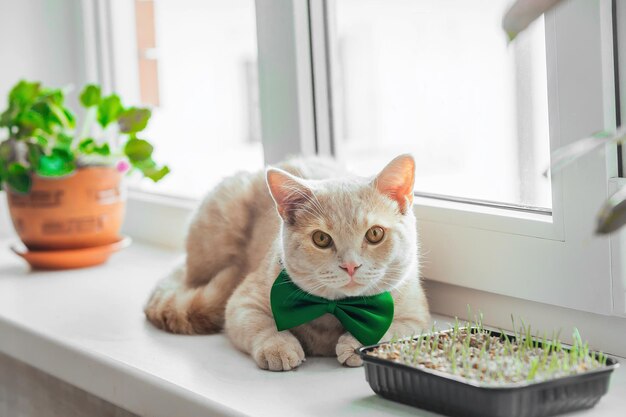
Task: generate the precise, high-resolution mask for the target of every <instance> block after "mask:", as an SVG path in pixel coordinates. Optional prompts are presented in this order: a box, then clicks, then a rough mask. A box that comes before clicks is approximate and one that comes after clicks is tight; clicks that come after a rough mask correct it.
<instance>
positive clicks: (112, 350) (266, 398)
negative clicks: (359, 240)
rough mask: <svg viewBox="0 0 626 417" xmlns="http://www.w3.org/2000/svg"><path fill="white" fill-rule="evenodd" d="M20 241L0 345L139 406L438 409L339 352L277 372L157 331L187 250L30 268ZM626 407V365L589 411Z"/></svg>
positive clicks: (216, 338)
mask: <svg viewBox="0 0 626 417" xmlns="http://www.w3.org/2000/svg"><path fill="white" fill-rule="evenodd" d="M9 242H10V241H9V240H6V239H5V240H0V247H1V248H2V249H1V250H0V277H1V278H0V335H2V337H0V352H3V353H5V354H8V355H9V356H12V357H14V358H16V359H18V360H21V361H23V362H25V363H27V364H29V365H31V366H34V367H36V368H38V369H40V370H42V371H44V372H46V373H49V374H51V375H54V376H56V377H58V378H60V379H62V380H64V381H66V382H68V383H70V384H73V385H75V386H77V387H79V388H82V389H84V390H85V391H87V392H90V393H91V394H94V395H96V396H98V397H101V398H103V399H105V400H107V401H110V402H111V403H113V404H115V405H117V406H119V407H122V408H125V409H127V410H129V411H131V412H134V413H137V414H140V415H151V416H171V415H185V416H195V415H198V416H201V415H202V416H205V415H267V416H272V417H276V416H280V415H285V416H287V415H290V416H291V415H310V416H319V415H325V416H333V415H345V414H347V413H350V414H359V415H360V416H367V415H372V416H373V415H380V414H381V413H385V414H388V415H396V416H409V415H411V416H415V415H432V414H431V413H428V412H425V411H419V410H417V409H414V408H411V407H407V406H404V405H401V404H397V403H394V402H391V401H387V400H384V399H382V398H380V397H377V396H375V395H374V393H373V392H372V391H371V389H370V388H369V386H368V384H367V382H366V381H365V378H364V374H363V370H362V369H350V368H343V367H340V366H339V365H338V363H337V362H336V360H335V359H334V358H310V359H308V360H307V362H306V363H305V364H303V365H302V367H301V368H300V369H298V370H296V371H294V372H288V373H272V372H266V371H261V370H259V369H257V367H256V365H255V364H254V362H253V361H252V360H251V359H250V358H249V357H247V356H246V355H244V354H242V353H240V352H238V351H237V350H235V349H234V348H233V347H232V345H231V344H230V343H229V342H228V340H227V339H226V338H225V337H224V336H223V335H213V336H179V335H171V334H168V333H165V332H162V331H159V330H157V329H155V328H154V327H152V326H151V325H149V324H148V323H147V322H146V321H145V319H144V317H143V314H142V311H141V308H142V306H143V303H144V302H145V300H146V297H147V296H148V294H149V292H150V290H151V289H152V287H153V285H154V283H155V282H156V280H157V279H158V278H160V277H161V276H162V275H163V274H164V273H165V271H167V269H168V268H169V267H170V266H171V264H172V263H173V262H174V261H175V260H176V259H177V258H178V256H179V253H177V252H174V251H168V250H164V249H159V248H156V247H154V246H148V245H145V244H141V243H134V244H133V245H132V246H131V247H130V248H129V249H126V250H125V251H123V252H121V253H119V254H116V255H115V256H114V257H113V258H112V259H111V260H110V261H109V263H108V264H106V265H104V266H101V267H97V268H92V269H83V270H74V271H61V272H29V271H28V268H27V267H26V265H25V264H24V263H23V261H22V260H21V259H19V258H18V257H16V256H15V255H13V254H12V253H10V252H9V251H8V250H7V249H6V248H7V246H8V244H9ZM445 321H446V319H445V318H443V317H440V318H439V322H440V323H442V322H445ZM303 387H306V389H303ZM313 392H314V393H315V395H311V393H313ZM244 398H245V400H242V399H244ZM320 398H322V399H323V401H320V400H319V399H320ZM624 409H626V367H622V368H620V369H618V370H617V371H616V373H615V374H614V376H613V378H612V384H611V389H610V391H609V393H608V394H607V396H606V397H604V398H603V399H602V400H601V402H600V403H599V404H598V405H597V406H596V407H595V408H594V409H592V410H590V411H587V412H585V413H582V414H580V415H597V416H610V415H621V413H622V412H623V410H624ZM416 413H417V414H416ZM577 415H578V414H577Z"/></svg>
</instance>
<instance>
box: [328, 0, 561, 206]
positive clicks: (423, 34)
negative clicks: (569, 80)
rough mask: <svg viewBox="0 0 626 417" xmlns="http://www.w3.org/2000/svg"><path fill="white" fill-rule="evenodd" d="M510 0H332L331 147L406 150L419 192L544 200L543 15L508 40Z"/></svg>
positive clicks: (350, 153)
mask: <svg viewBox="0 0 626 417" xmlns="http://www.w3.org/2000/svg"><path fill="white" fill-rule="evenodd" d="M507 4H508V2H507V1H493V0H474V1H463V0H447V1H440V0H421V1H414V0H391V1H379V0H332V1H330V2H329V9H328V12H329V19H328V20H329V22H330V23H331V24H334V27H333V28H332V29H331V30H330V33H331V34H334V36H332V37H331V38H330V39H329V44H330V48H331V51H332V53H331V68H332V69H333V75H332V79H333V81H334V83H333V84H332V91H333V93H334V99H335V101H334V105H333V110H334V113H333V120H334V121H335V123H334V126H333V127H334V137H335V143H336V152H337V156H338V157H339V158H341V159H343V160H344V161H346V163H347V164H348V166H350V167H351V168H352V169H353V170H354V171H356V172H360V173H362V174H364V175H367V174H369V173H371V172H372V167H376V166H380V165H381V164H384V163H385V161H387V160H390V159H391V158H393V156H395V155H398V154H399V153H402V152H411V153H412V154H413V155H414V157H415V158H416V165H417V173H416V191H418V192H420V193H428V194H438V195H446V196H448V197H461V198H464V199H472V200H487V201H494V202H500V203H507V204H510V205H516V206H526V207H537V208H542V209H547V210H549V209H551V207H552V196H551V190H550V181H549V180H548V179H546V178H544V177H543V176H542V174H541V173H542V171H543V169H545V168H546V167H547V165H548V163H549V155H550V141H549V132H548V130H549V129H548V127H549V125H548V89H547V71H546V52H545V30H544V23H543V19H539V21H537V22H535V23H534V24H533V26H532V27H531V28H530V29H529V30H528V31H527V32H524V33H523V34H522V35H521V36H520V37H519V38H518V39H517V40H516V42H514V43H512V44H510V45H507V40H506V37H505V35H504V33H503V31H502V29H501V27H500V22H501V19H502V16H503V14H504V12H505V10H506V7H507Z"/></svg>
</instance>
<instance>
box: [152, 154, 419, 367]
mask: <svg viewBox="0 0 626 417" xmlns="http://www.w3.org/2000/svg"><path fill="white" fill-rule="evenodd" d="M414 176H415V162H414V160H413V158H412V157H411V156H410V155H401V156H399V157H397V158H395V159H394V160H393V161H391V162H390V163H389V164H388V165H387V166H386V167H385V168H384V169H383V170H382V171H381V172H380V173H379V174H378V175H377V176H376V177H374V178H373V179H366V178H360V177H354V176H349V175H348V174H347V173H346V172H344V171H343V169H342V168H341V167H339V166H338V165H337V164H336V163H335V162H333V161H331V160H324V159H320V158H309V159H296V160H291V161H287V162H285V163H283V164H280V165H278V166H277V167H270V168H268V169H267V170H266V171H265V172H264V173H263V172H259V173H240V174H237V175H235V176H232V177H230V178H227V179H225V180H223V182H222V183H221V184H220V185H218V186H217V187H216V188H215V189H214V190H213V191H212V192H210V193H209V194H208V195H207V197H206V198H205V199H204V200H203V202H202V203H201V205H200V207H199V208H198V210H197V212H196V213H195V216H194V217H193V219H192V222H191V225H190V228H189V232H188V236H187V243H186V250H187V257H186V262H185V263H184V264H181V265H180V266H178V267H177V268H176V269H175V270H174V271H173V272H172V273H171V274H170V275H169V276H168V277H166V278H165V279H164V280H163V281H161V282H160V283H159V284H158V285H157V288H156V289H155V290H154V291H153V293H152V295H151V296H150V298H149V301H148V303H147V305H146V306H145V310H144V312H145V314H146V317H147V318H148V320H149V321H150V322H151V323H153V324H154V325H155V326H157V327H158V328H160V329H163V330H166V331H169V332H173V333H181V334H207V333H216V332H219V331H221V330H224V331H225V333H226V334H227V336H228V337H229V338H230V340H231V341H232V343H233V344H234V346H235V347H237V348H238V349H240V350H241V351H243V352H246V353H248V354H250V355H251V356H252V358H253V359H254V361H255V362H256V363H257V365H258V366H259V367H260V368H262V369H269V370H272V371H288V370H291V369H294V368H296V367H298V366H299V365H300V364H301V363H302V362H303V361H304V360H305V354H306V355H308V356H336V357H337V359H338V361H339V362H340V363H341V364H343V365H346V366H360V365H361V364H362V361H361V358H360V357H359V356H358V355H357V354H356V353H355V348H358V347H359V346H360V343H359V342H358V341H357V339H355V337H353V336H352V335H351V334H350V333H347V332H346V331H345V330H344V328H343V326H342V325H341V324H340V322H339V321H338V320H337V319H336V318H335V316H333V315H330V314H325V315H323V316H321V317H319V318H317V319H315V320H313V321H311V322H309V323H306V324H302V325H300V326H298V327H294V328H292V329H290V330H283V331H278V330H277V327H276V324H275V322H274V319H273V316H272V309H271V307H270V299H269V297H270V289H271V286H272V284H273V283H274V281H275V280H276V278H277V276H278V274H279V273H280V271H281V270H282V269H283V268H284V269H285V270H286V271H287V272H288V274H289V276H290V277H291V280H292V282H293V283H295V284H296V285H297V286H298V287H299V288H300V289H302V290H303V291H306V292H308V293H310V294H313V295H316V296H319V297H323V298H326V299H331V300H334V299H341V298H346V297H355V296H367V295H374V294H377V293H382V292H384V291H390V292H391V295H392V297H393V299H394V305H395V311H394V317H393V322H392V324H391V326H390V328H389V330H388V331H387V333H386V334H385V336H384V337H383V339H387V340H388V339H390V338H391V337H392V336H393V335H411V334H416V333H417V332H419V331H420V330H422V329H427V328H428V325H429V322H430V316H429V312H428V303H427V300H426V297H425V295H424V292H423V290H422V287H421V283H420V278H419V262H418V240H417V229H416V219H415V215H414V214H413V209H412V201H413V183H414ZM370 240H371V242H370Z"/></svg>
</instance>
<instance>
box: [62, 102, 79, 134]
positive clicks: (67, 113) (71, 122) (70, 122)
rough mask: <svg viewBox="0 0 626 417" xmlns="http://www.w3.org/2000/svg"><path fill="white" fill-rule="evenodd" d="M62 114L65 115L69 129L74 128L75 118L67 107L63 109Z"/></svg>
mask: <svg viewBox="0 0 626 417" xmlns="http://www.w3.org/2000/svg"><path fill="white" fill-rule="evenodd" d="M63 113H65V117H66V119H67V123H68V125H69V127H70V128H71V129H74V128H75V127H76V116H75V115H74V113H72V111H71V110H70V109H68V108H67V107H63Z"/></svg>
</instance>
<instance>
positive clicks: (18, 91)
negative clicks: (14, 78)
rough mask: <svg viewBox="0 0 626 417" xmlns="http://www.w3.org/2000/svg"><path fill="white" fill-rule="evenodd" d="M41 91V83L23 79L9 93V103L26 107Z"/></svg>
mask: <svg viewBox="0 0 626 417" xmlns="http://www.w3.org/2000/svg"><path fill="white" fill-rule="evenodd" d="M40 91H41V83H38V82H32V83H31V82H28V81H26V80H21V81H20V82H18V83H17V84H16V85H15V86H14V87H13V88H12V89H11V92H10V93H9V105H11V104H14V105H16V106H18V107H25V106H27V105H29V104H31V103H33V102H34V101H35V100H36V99H37V97H38V96H39V93H40Z"/></svg>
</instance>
